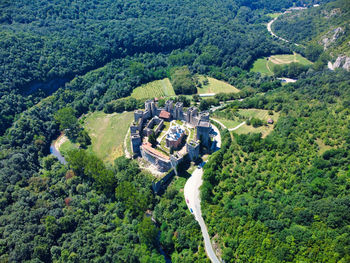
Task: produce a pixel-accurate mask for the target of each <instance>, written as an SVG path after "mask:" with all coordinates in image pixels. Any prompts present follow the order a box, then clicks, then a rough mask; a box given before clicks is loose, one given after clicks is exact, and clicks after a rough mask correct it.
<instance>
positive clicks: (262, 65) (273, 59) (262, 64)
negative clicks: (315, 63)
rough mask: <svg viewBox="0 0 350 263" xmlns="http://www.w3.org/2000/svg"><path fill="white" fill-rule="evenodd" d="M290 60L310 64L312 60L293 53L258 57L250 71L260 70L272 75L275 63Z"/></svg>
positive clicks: (286, 62)
mask: <svg viewBox="0 0 350 263" xmlns="http://www.w3.org/2000/svg"><path fill="white" fill-rule="evenodd" d="M292 62H296V63H300V64H302V65H311V64H312V62H311V61H309V60H307V59H306V58H304V57H303V56H301V55H300V54H297V53H294V54H293V55H274V56H270V57H264V58H259V59H258V60H256V61H255V62H254V64H253V68H252V69H251V71H253V72H260V73H262V74H266V75H270V76H271V75H273V67H274V66H275V65H285V64H290V63H292Z"/></svg>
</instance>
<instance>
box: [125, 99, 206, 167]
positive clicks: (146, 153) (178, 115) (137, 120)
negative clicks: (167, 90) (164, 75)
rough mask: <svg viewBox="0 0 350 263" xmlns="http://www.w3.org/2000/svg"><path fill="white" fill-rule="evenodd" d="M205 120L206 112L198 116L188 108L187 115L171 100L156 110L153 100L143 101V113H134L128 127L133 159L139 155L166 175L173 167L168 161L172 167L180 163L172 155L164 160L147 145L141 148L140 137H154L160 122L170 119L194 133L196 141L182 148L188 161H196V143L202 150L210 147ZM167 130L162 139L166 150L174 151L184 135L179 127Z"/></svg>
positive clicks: (198, 113) (142, 145)
mask: <svg viewBox="0 0 350 263" xmlns="http://www.w3.org/2000/svg"><path fill="white" fill-rule="evenodd" d="M209 117H210V116H209V112H199V111H198V109H197V107H189V108H188V110H187V111H184V109H183V103H182V102H177V103H175V104H174V102H173V101H172V100H168V101H166V103H165V105H164V107H158V106H157V103H156V102H155V101H154V100H147V101H146V102H145V109H144V110H136V111H135V112H134V122H133V123H132V125H131V126H130V139H131V148H132V151H133V156H134V157H137V156H140V155H141V156H142V157H143V158H144V159H145V160H147V161H149V162H150V163H152V164H154V165H155V166H156V167H157V169H158V170H159V171H167V170H169V169H170V168H171V167H173V166H172V164H171V163H172V162H171V161H170V160H171V158H173V159H172V160H173V163H175V161H174V160H175V159H176V160H178V161H181V160H182V158H178V157H176V158H175V156H173V155H171V156H170V157H168V156H166V155H164V154H163V153H161V152H160V151H157V150H156V149H154V148H152V146H150V144H142V137H143V136H145V137H148V136H150V134H151V133H152V132H155V134H158V133H159V132H160V130H161V129H162V128H163V125H164V121H170V120H171V119H174V120H181V121H184V122H186V123H187V124H188V125H190V126H192V127H194V128H196V129H197V138H196V140H197V141H191V142H189V143H187V144H186V150H187V152H188V153H189V156H190V159H191V160H195V159H197V158H198V157H199V140H200V141H201V142H202V143H203V145H205V146H206V147H209V146H210V136H209V135H210V131H211V125H210V119H209ZM171 129H173V130H171V131H170V133H169V134H168V135H167V137H166V145H167V147H169V148H174V149H177V148H178V147H179V146H180V144H181V142H182V138H183V136H184V135H185V132H184V130H183V129H181V128H180V127H179V126H175V127H174V128H171ZM174 158H175V159H174ZM177 163H178V162H177Z"/></svg>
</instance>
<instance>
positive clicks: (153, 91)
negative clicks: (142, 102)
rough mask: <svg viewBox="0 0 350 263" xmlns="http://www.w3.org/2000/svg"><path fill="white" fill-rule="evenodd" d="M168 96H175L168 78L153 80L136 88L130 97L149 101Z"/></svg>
mask: <svg viewBox="0 0 350 263" xmlns="http://www.w3.org/2000/svg"><path fill="white" fill-rule="evenodd" d="M170 96H175V92H174V89H173V86H172V85H171V83H170V80H169V79H168V78H165V79H161V80H155V81H152V82H149V83H147V84H144V85H142V86H140V87H137V88H136V89H134V90H133V92H132V94H131V97H133V98H135V99H151V98H154V97H170Z"/></svg>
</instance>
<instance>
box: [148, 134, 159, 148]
mask: <svg viewBox="0 0 350 263" xmlns="http://www.w3.org/2000/svg"><path fill="white" fill-rule="evenodd" d="M148 142H149V143H151V144H152V146H153V147H154V146H156V145H157V143H158V142H157V136H156V135H155V133H154V131H152V133H151V134H150V135H149V136H148Z"/></svg>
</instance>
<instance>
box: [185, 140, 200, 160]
mask: <svg viewBox="0 0 350 263" xmlns="http://www.w3.org/2000/svg"><path fill="white" fill-rule="evenodd" d="M199 148H200V144H199V141H194V140H191V141H190V142H188V143H186V150H187V152H188V156H189V157H190V159H191V161H195V160H196V159H198V157H199Z"/></svg>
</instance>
